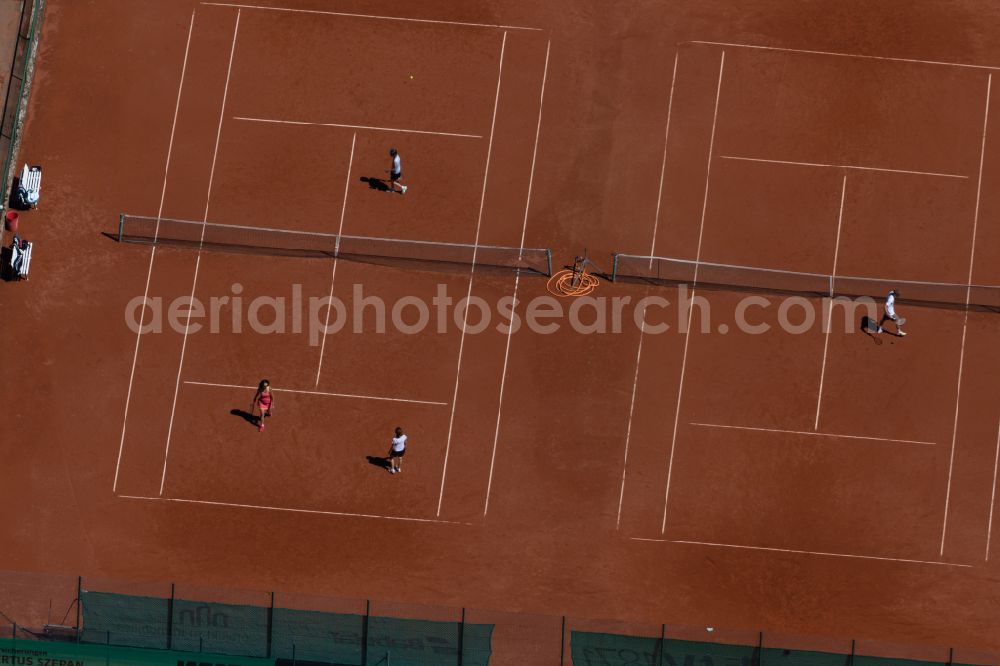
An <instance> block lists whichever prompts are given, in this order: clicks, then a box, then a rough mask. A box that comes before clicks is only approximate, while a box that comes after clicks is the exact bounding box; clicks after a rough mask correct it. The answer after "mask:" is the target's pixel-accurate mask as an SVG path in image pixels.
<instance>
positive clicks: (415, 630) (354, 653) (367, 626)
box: [81, 591, 493, 666]
mask: <svg viewBox="0 0 1000 666" xmlns="http://www.w3.org/2000/svg"><path fill="white" fill-rule="evenodd" d="M81 606H82V609H83V631H82V634H81V640H82V641H84V642H86V643H99V644H110V645H124V646H130V647H137V648H153V649H159V650H167V649H171V650H175V651H176V650H182V651H186V652H206V653H218V654H226V655H240V656H246V657H270V658H277V659H285V660H295V661H302V662H314V663H319V664H337V665H345V666H377V665H378V664H414V665H415V666H452V665H456V664H459V663H461V664H462V665H463V666H486V665H487V664H489V660H490V655H491V653H492V647H491V645H492V634H493V625H491V624H464V623H461V622H438V621H431V620H413V619H406V618H394V617H380V616H375V615H372V616H365V615H357V614H347V613H331V612H324V611H307V610H295V609H287V608H274V609H270V608H267V607H263V606H252V605H240V604H224V603H215V602H212V603H207V602H201V601H192V600H187V599H173V600H170V599H163V598H158V597H147V596H138V595H128V594H117V593H109V592H91V591H83V592H82V593H81ZM460 655H461V659H460V658H459V657H460Z"/></svg>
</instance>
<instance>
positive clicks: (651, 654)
mask: <svg viewBox="0 0 1000 666" xmlns="http://www.w3.org/2000/svg"><path fill="white" fill-rule="evenodd" d="M570 653H571V655H572V659H573V666H628V665H629V664H642V665H643V666H847V665H848V664H849V665H850V666H930V665H932V664H945V663H947V662H942V661H916V660H912V659H894V658H890V657H875V656H865V655H859V654H855V655H848V654H836V653H832V652H814V651H810V650H787V649H782V648H771V647H758V646H743V645H726V644H723V643H704V642H697V641H683V640H675V639H670V638H665V639H663V640H661V639H660V638H659V637H640V636H625V635H622V634H605V633H596V632H587V631H574V632H572V633H571V637H570ZM952 666H974V665H972V664H959V663H958V662H954V663H953V664H952Z"/></svg>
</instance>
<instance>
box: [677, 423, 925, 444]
mask: <svg viewBox="0 0 1000 666" xmlns="http://www.w3.org/2000/svg"><path fill="white" fill-rule="evenodd" d="M690 425H693V426H696V427H698V428H719V429H722V430H748V431H750V432H774V433H781V434H785V435H805V436H807V437H834V438H838V439H860V440H865V441H871V442H890V443H897V444H918V445H921V446H935V442H922V441H920V440H915V439H893V438H890V437H868V436H865V435H840V434H837V433H832V432H814V431H812V430H782V429H780V428H754V427H751V426H737V425H723V424H720V423H695V422H692V423H691V424H690Z"/></svg>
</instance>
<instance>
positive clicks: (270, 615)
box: [261, 416, 274, 659]
mask: <svg viewBox="0 0 1000 666" xmlns="http://www.w3.org/2000/svg"><path fill="white" fill-rule="evenodd" d="M263 421H264V419H263V416H262V418H261V422H262V423H263ZM273 637H274V592H271V605H270V606H268V607H267V653H266V654H267V658H268V659H270V658H271V642H272V639H273Z"/></svg>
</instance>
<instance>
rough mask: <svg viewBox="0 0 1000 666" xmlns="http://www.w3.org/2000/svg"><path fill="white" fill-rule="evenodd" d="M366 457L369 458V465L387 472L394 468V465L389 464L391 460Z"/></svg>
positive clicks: (381, 457)
mask: <svg viewBox="0 0 1000 666" xmlns="http://www.w3.org/2000/svg"><path fill="white" fill-rule="evenodd" d="M365 457H366V458H368V464H369V465H375V466H376V467H381V468H382V469H384V470H386V471H389V468H390V467H391V466H392V463H390V462H389V459H388V458H386V457H384V456H365Z"/></svg>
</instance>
